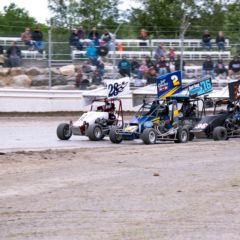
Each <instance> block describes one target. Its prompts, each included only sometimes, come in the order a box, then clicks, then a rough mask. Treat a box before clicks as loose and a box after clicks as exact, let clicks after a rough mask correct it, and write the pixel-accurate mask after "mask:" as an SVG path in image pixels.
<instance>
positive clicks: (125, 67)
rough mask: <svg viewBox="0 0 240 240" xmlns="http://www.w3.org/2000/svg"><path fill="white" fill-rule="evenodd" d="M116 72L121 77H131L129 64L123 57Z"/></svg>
mask: <svg viewBox="0 0 240 240" xmlns="http://www.w3.org/2000/svg"><path fill="white" fill-rule="evenodd" d="M118 70H119V73H120V74H121V75H122V76H123V77H126V76H128V77H130V76H131V74H130V72H131V64H130V62H129V61H128V60H127V58H126V57H125V56H123V57H122V59H121V60H120V61H119V63H118Z"/></svg>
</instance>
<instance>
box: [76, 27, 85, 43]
mask: <svg viewBox="0 0 240 240" xmlns="http://www.w3.org/2000/svg"><path fill="white" fill-rule="evenodd" d="M77 34H78V38H79V39H82V40H84V39H85V33H84V30H83V26H80V27H79V28H78V29H77Z"/></svg>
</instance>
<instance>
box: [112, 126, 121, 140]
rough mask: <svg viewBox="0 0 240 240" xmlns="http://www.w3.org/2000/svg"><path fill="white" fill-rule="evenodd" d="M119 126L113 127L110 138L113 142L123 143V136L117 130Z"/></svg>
mask: <svg viewBox="0 0 240 240" xmlns="http://www.w3.org/2000/svg"><path fill="white" fill-rule="evenodd" d="M116 130H117V128H112V129H111V130H110V132H109V138H110V140H111V142H112V143H121V142H122V136H121V135H120V134H119V133H118V132H117V131H116Z"/></svg>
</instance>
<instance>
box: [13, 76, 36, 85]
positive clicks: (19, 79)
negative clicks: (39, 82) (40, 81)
mask: <svg viewBox="0 0 240 240" xmlns="http://www.w3.org/2000/svg"><path fill="white" fill-rule="evenodd" d="M11 83H12V85H13V86H17V87H30V86H31V83H32V80H31V78H30V77H29V76H27V75H25V74H21V75H17V76H14V77H12V81H11Z"/></svg>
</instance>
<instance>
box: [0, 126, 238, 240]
mask: <svg viewBox="0 0 240 240" xmlns="http://www.w3.org/2000/svg"><path fill="white" fill-rule="evenodd" d="M8 124H10V125H11V123H8ZM49 124H50V123H49ZM54 124H55V123H54ZM50 125H51V124H50ZM54 127H55V126H54ZM9 129H10V128H9ZM16 132H17V131H16ZM26 134H29V133H26ZM54 134H55V132H54ZM2 139H7V138H6V137H5V138H2ZM2 141H3V140H2ZM55 141H56V140H55ZM79 142H81V140H79ZM79 142H78V143H79ZM75 144H76V143H75ZM92 144H94V143H92ZM92 144H91V145H92ZM4 146H5V147H6V146H7V145H4ZM101 146H102V147H101ZM239 155H240V139H231V140H229V141H225V142H213V141H195V142H192V143H188V144H173V143H163V144H157V145H151V146H147V145H143V144H142V143H141V142H137V143H130V145H129V144H122V145H121V146H119V147H118V146H117V145H111V144H109V142H108V141H107V140H106V141H102V142H100V143H98V145H97V148H94V145H92V146H91V147H89V146H88V145H86V147H84V148H78V149H71V150H70V149H69V150H67V149H62V150H60V149H55V150H54V149H53V150H43V151H38V152H37V151H17V152H8V151H7V152H1V155H0V166H1V168H0V183H1V184H0V239H1V240H26V239H31V240H32V239H33V240H35V239H39V240H75V239H81V240H98V239H99V240H165V239H167V240H195V239H201V240H210V239H211V240H239V239H240V157H239Z"/></svg>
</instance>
